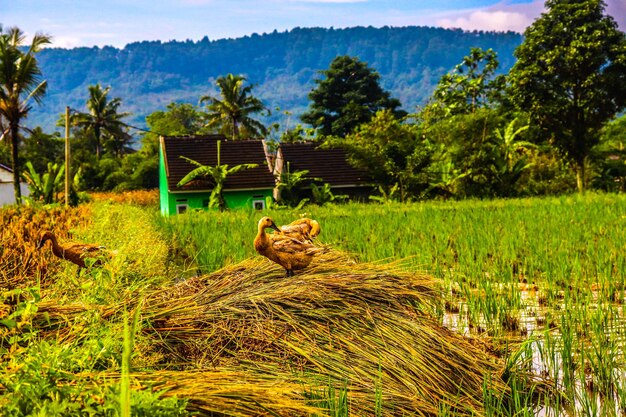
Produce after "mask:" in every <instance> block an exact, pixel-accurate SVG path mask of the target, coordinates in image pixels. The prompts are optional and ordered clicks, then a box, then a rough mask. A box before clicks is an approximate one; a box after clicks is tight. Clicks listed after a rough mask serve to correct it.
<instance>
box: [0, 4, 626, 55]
mask: <svg viewBox="0 0 626 417" xmlns="http://www.w3.org/2000/svg"><path fill="white" fill-rule="evenodd" d="M605 1H606V3H607V5H608V8H607V11H608V13H609V14H611V15H612V16H613V17H614V18H615V19H616V20H617V21H618V23H619V25H620V29H621V30H626V0H605ZM542 11H543V0H502V1H495V0H464V1H462V0H430V1H427V0H170V1H167V0H96V1H94V0H54V1H53V0H0V23H1V24H2V25H3V26H4V27H10V26H18V27H19V28H20V29H22V30H23V31H24V32H26V33H27V34H31V35H32V34H34V33H35V32H44V33H47V34H50V35H52V36H53V39H54V46H59V47H66V48H70V47H75V46H94V45H97V46H104V45H112V46H116V47H123V46H124V45H126V44H127V43H130V42H135V41H142V40H162V41H168V40H174V39H175V40H186V39H191V40H194V41H196V40H199V39H201V38H203V37H204V36H208V37H209V39H212V40H214V39H221V38H235V37H241V36H245V35H250V34H252V33H258V34H261V33H264V32H271V31H273V30H274V29H277V30H278V31H284V30H287V29H292V28H294V27H312V26H316V27H331V26H332V27H335V28H344V27H351V26H370V25H371V26H375V27H380V26H385V25H388V26H408V25H419V26H440V27H459V28H462V29H468V30H473V29H478V30H499V31H506V30H513V31H517V32H522V31H523V30H524V28H526V27H527V26H528V25H529V24H530V23H531V22H532V21H533V20H534V19H535V18H536V17H537V16H539V14H540V13H541V12H542Z"/></svg>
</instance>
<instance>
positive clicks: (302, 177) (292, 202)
mask: <svg viewBox="0 0 626 417" xmlns="http://www.w3.org/2000/svg"><path fill="white" fill-rule="evenodd" d="M308 175H309V170H307V169H303V170H300V171H294V172H291V167H290V163H289V162H287V169H286V170H283V172H281V174H280V178H279V179H278V184H277V186H276V187H277V188H278V201H279V202H281V203H284V204H286V205H287V206H289V207H295V206H300V207H302V206H304V204H306V203H307V202H308V198H303V195H302V193H301V190H302V188H303V186H304V185H306V184H308V183H310V182H312V181H317V180H319V179H318V178H310V177H308Z"/></svg>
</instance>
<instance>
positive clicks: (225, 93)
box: [200, 74, 269, 140]
mask: <svg viewBox="0 0 626 417" xmlns="http://www.w3.org/2000/svg"><path fill="white" fill-rule="evenodd" d="M245 81H246V78H245V77H243V76H241V75H233V74H228V75H227V76H225V77H219V78H218V79H217V81H216V83H217V86H218V88H219V91H220V97H214V96H210V95H209V96H204V97H201V98H200V103H201V104H202V103H203V102H208V103H209V104H208V105H207V114H206V120H207V124H206V126H207V127H208V128H213V129H217V130H218V131H219V132H220V133H222V134H223V135H225V136H226V137H229V138H231V139H233V140H237V139H248V138H256V137H259V136H263V135H266V134H267V132H268V130H267V128H266V127H265V126H264V125H263V124H262V123H261V122H259V121H258V120H255V119H253V118H251V117H250V116H251V115H253V114H255V113H263V112H267V113H268V114H269V110H268V109H267V107H265V105H264V104H263V102H262V101H261V100H259V99H258V98H256V97H254V96H253V95H252V94H251V93H252V88H253V86H251V85H248V86H245V87H244V86H243V83H244V82H245Z"/></svg>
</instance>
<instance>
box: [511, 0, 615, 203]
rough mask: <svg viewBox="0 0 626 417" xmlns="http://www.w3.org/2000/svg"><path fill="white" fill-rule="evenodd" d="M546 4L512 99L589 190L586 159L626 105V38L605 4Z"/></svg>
mask: <svg viewBox="0 0 626 417" xmlns="http://www.w3.org/2000/svg"><path fill="white" fill-rule="evenodd" d="M546 7H547V9H548V11H547V12H546V13H543V14H542V15H541V17H539V18H538V19H537V20H536V21H535V22H534V23H533V24H532V25H531V26H529V27H528V28H527V29H526V31H525V33H524V42H523V43H522V44H521V45H520V46H519V47H518V48H517V50H516V51H515V56H516V57H517V62H516V64H515V65H514V66H513V68H512V69H511V71H510V82H511V96H512V100H513V102H514V103H515V104H516V105H517V106H518V107H519V108H520V109H521V110H523V111H527V112H528V113H529V114H530V117H531V120H532V121H533V122H535V123H537V124H538V125H539V126H540V127H541V128H543V129H544V131H545V132H546V134H547V135H549V139H550V141H551V142H552V143H554V145H556V147H557V149H558V150H559V151H560V152H561V153H562V154H563V155H564V156H565V157H566V158H567V159H568V160H569V161H570V163H571V164H572V165H573V166H574V167H575V170H576V180H577V186H578V191H579V192H584V189H585V159H586V158H587V156H588V155H589V153H590V151H591V148H592V147H593V146H594V145H596V144H597V143H598V141H599V135H600V131H601V128H602V126H603V125H604V124H605V123H606V122H607V121H608V120H610V119H611V118H612V117H613V116H615V114H616V113H617V112H619V111H620V110H621V109H623V108H624V106H625V105H626V35H625V34H624V33H623V32H620V31H619V30H618V29H617V25H616V23H615V21H614V20H613V18H611V17H610V16H607V15H605V14H604V8H605V4H604V2H603V1H601V0H547V1H546Z"/></svg>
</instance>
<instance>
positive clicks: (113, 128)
mask: <svg viewBox="0 0 626 417" xmlns="http://www.w3.org/2000/svg"><path fill="white" fill-rule="evenodd" d="M110 91H111V87H110V86H109V87H106V88H104V89H102V87H100V84H96V85H90V86H89V98H88V99H87V110H88V113H75V114H73V115H71V116H70V123H71V124H72V125H73V126H75V127H77V128H79V129H80V132H81V134H82V136H83V137H84V140H88V141H90V142H93V150H94V151H95V153H96V157H97V158H98V159H100V157H101V156H102V152H103V147H105V148H107V151H108V152H110V153H112V154H114V155H116V156H117V157H121V156H122V155H124V154H125V153H127V152H128V151H129V148H130V143H131V141H132V137H131V136H130V135H129V134H128V132H127V131H126V127H125V126H124V123H123V122H122V119H123V118H125V117H128V116H129V115H130V113H119V107H120V105H121V104H122V100H121V99H120V98H119V97H116V98H113V99H111V100H109V97H108V94H109V92H110ZM63 123H64V122H63Z"/></svg>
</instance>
